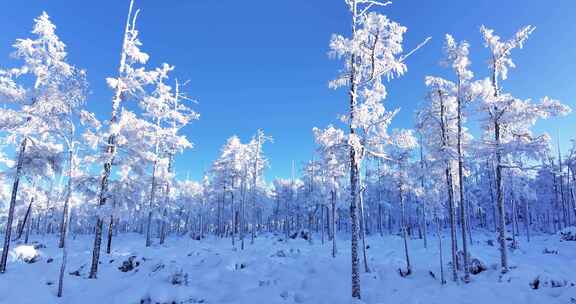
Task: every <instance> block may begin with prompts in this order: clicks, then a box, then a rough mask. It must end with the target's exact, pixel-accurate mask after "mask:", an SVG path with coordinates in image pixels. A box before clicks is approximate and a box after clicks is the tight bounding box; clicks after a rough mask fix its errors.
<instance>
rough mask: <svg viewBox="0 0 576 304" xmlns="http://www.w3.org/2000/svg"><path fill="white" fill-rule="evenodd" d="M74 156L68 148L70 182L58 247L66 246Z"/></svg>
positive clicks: (67, 187) (67, 186)
mask: <svg viewBox="0 0 576 304" xmlns="http://www.w3.org/2000/svg"><path fill="white" fill-rule="evenodd" d="M73 157H74V152H73V150H72V149H69V150H68V183H67V184H66V199H65V200H64V209H63V211H62V222H61V224H60V241H59V242H58V248H64V243H65V242H66V232H67V230H68V220H69V216H68V213H69V210H70V198H71V197H72V169H73V166H74V165H73V163H72V161H73Z"/></svg>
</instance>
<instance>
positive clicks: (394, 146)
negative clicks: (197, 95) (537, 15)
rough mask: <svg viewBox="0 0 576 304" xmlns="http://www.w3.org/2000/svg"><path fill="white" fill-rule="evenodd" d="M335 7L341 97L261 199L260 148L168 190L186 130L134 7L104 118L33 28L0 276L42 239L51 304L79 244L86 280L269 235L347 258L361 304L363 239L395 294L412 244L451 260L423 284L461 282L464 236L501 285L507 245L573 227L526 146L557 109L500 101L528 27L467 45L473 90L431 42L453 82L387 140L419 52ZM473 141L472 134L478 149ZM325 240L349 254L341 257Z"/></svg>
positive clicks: (50, 33)
mask: <svg viewBox="0 0 576 304" xmlns="http://www.w3.org/2000/svg"><path fill="white" fill-rule="evenodd" d="M344 2H345V4H346V5H347V7H348V9H349V19H348V20H347V21H346V22H347V26H349V28H350V32H349V33H346V34H341V35H340V34H334V35H333V36H332V38H331V40H330V44H329V48H330V57H331V58H332V59H333V60H336V61H338V62H339V63H340V64H341V69H340V70H339V71H334V75H336V77H335V79H334V80H332V81H330V83H329V87H330V88H332V89H340V90H342V89H343V90H347V93H348V94H347V97H348V99H347V100H335V101H334V103H335V104H336V105H337V106H338V107H339V109H340V112H341V113H342V115H341V117H340V121H334V124H333V125H329V126H321V127H319V128H314V129H313V130H311V134H310V135H311V136H313V138H314V141H315V143H316V150H315V151H313V152H314V157H313V158H312V159H311V160H310V161H308V162H305V163H303V164H292V166H293V174H292V177H290V178H277V179H274V180H272V181H267V180H265V178H264V172H265V170H266V169H267V167H268V160H267V157H266V155H265V151H266V146H267V145H269V144H273V139H272V136H269V135H268V134H267V133H265V131H263V130H255V131H254V135H253V137H252V138H251V139H250V140H248V141H242V140H241V139H240V138H239V137H237V136H231V137H230V138H228V139H227V140H226V142H225V143H223V146H222V148H221V150H220V154H219V157H218V158H217V159H215V160H214V161H213V163H212V164H211V167H210V168H209V170H207V171H206V172H205V173H204V178H203V179H202V180H199V181H194V180H189V179H181V178H175V171H177V168H178V164H177V163H175V162H174V159H175V156H177V155H178V154H180V153H183V152H184V151H188V150H190V149H191V148H192V147H193V144H192V141H193V139H189V138H187V137H186V136H185V135H184V133H183V132H182V129H183V128H185V127H186V126H188V125H189V124H191V123H194V121H195V120H197V119H199V118H200V115H199V114H198V113H196V112H195V111H194V109H193V108H194V100H193V99H192V98H190V97H188V96H189V95H188V93H187V91H188V90H187V82H179V81H178V80H177V79H176V78H174V77H172V76H171V73H172V71H173V70H174V66H172V65H170V64H168V63H164V64H162V65H160V66H159V67H151V66H150V65H149V64H147V62H148V59H149V55H148V54H147V53H145V52H144V51H143V44H142V42H141V41H140V39H139V32H138V18H139V17H140V16H139V11H138V10H137V8H136V7H135V6H134V1H133V0H132V1H131V3H130V7H129V11H128V16H127V17H126V23H125V25H124V27H125V31H124V37H123V40H122V51H121V53H120V54H119V55H120V60H119V62H118V71H117V74H116V75H111V77H109V78H107V79H106V81H107V83H108V85H109V88H110V90H111V91H112V95H113V98H112V100H111V101H110V105H111V107H110V109H109V112H108V113H109V115H108V116H107V117H96V115H94V114H93V113H90V112H88V111H87V107H86V104H87V102H89V94H88V92H89V84H88V82H87V80H86V77H87V76H86V75H87V73H88V72H87V71H85V70H83V69H82V68H81V67H77V66H75V65H73V63H70V62H68V57H67V53H66V46H65V44H64V42H62V41H61V40H60V39H59V38H58V36H57V34H56V26H55V25H54V24H53V23H52V22H51V20H50V18H49V16H48V15H47V14H46V13H43V14H42V15H40V16H38V17H37V18H36V19H34V23H33V29H32V32H31V36H30V38H23V39H18V40H17V41H16V42H15V43H14V44H13V48H14V53H13V57H14V67H10V68H3V69H0V102H2V103H3V104H4V106H3V107H2V108H1V109H0V129H1V130H2V132H1V133H0V136H1V137H0V140H1V143H2V149H3V150H2V154H0V156H1V157H0V159H1V160H2V163H3V170H2V174H1V179H0V181H1V183H2V189H4V190H3V191H1V192H0V201H2V202H4V208H2V209H1V211H2V213H0V229H1V231H2V233H3V235H4V238H3V250H2V256H1V259H0V273H4V272H9V271H10V267H9V266H10V265H9V264H7V259H8V252H9V250H10V248H11V246H13V244H14V242H15V241H22V242H24V243H28V242H29V238H30V237H31V236H33V235H39V236H40V235H54V236H56V237H57V239H58V246H59V248H61V249H62V257H63V258H62V265H61V266H60V267H61V268H60V277H59V279H58V281H59V288H58V295H59V296H62V295H63V294H65V289H64V288H63V286H64V285H65V275H64V274H65V273H66V256H67V254H68V253H67V240H68V239H69V238H70V237H71V235H91V236H93V240H94V242H93V246H92V248H93V252H92V259H91V261H87V262H88V263H89V265H91V266H90V272H89V278H91V279H97V278H98V266H99V260H100V259H101V256H102V255H104V254H109V253H110V252H111V250H113V248H114V246H115V244H114V238H115V237H116V236H117V235H118V234H124V233H138V234H140V235H141V237H142V243H143V244H144V245H145V246H146V247H150V246H152V245H154V244H163V243H164V241H165V239H166V238H167V237H169V236H174V237H175V236H185V237H191V238H194V239H197V240H203V239H204V238H207V237H218V238H228V239H230V242H231V244H232V246H234V247H235V248H238V249H239V250H242V249H244V248H245V247H246V246H251V245H252V244H254V243H256V242H258V238H259V237H260V236H262V235H265V234H271V233H272V234H276V235H279V236H281V237H283V238H284V239H285V240H286V241H289V240H290V239H292V238H299V237H301V236H302V237H304V238H306V239H307V240H309V241H310V242H311V241H312V240H313V239H314V241H316V242H321V243H322V244H325V246H329V247H330V248H331V255H332V256H334V257H335V256H337V255H338V254H339V251H338V249H339V248H340V247H342V246H351V260H350V261H351V269H352V271H351V274H352V277H351V295H352V297H354V298H358V299H360V298H361V296H362V289H361V286H362V282H361V275H360V274H361V273H362V272H370V271H371V269H370V265H369V258H368V257H367V255H369V254H370V253H369V252H367V250H366V249H367V247H368V246H369V245H368V242H369V239H368V238H367V236H378V235H389V234H392V235H395V234H396V235H398V236H400V237H401V238H403V248H401V250H402V252H403V255H404V256H405V265H404V266H403V267H402V268H401V269H398V270H397V271H398V273H399V274H400V275H401V276H403V277H405V276H410V275H411V274H412V272H413V264H411V250H410V247H411V243H412V242H423V244H424V246H427V244H428V243H429V242H440V243H441V242H442V238H438V239H429V238H430V237H432V236H439V235H440V234H441V233H437V232H441V231H442V232H443V231H445V232H446V233H447V234H448V235H449V240H450V243H449V244H446V245H445V246H446V248H449V249H450V256H448V257H442V256H441V252H439V255H440V264H439V265H438V266H439V268H441V269H442V271H441V274H442V278H441V282H442V284H449V283H450V281H463V282H470V271H471V269H472V268H473V266H474V265H472V263H471V259H472V257H473V256H474V255H473V251H474V250H473V247H471V245H472V243H473V240H474V238H475V232H477V231H490V233H492V234H493V235H494V238H495V239H496V240H497V241H496V242H497V244H496V245H495V247H494V250H498V251H499V256H500V261H499V271H501V272H502V273H506V272H508V271H510V264H509V261H508V252H509V251H510V250H515V249H516V248H517V247H518V246H520V242H519V240H520V239H525V240H526V241H527V242H529V241H530V238H531V236H532V235H536V234H553V233H556V232H558V231H560V230H562V229H564V228H566V227H569V226H573V225H576V198H575V196H574V189H575V186H576V175H575V170H576V142H575V143H574V146H573V147H572V148H571V149H568V150H567V151H568V152H567V153H563V152H561V150H560V148H559V147H557V145H556V144H555V143H552V141H551V137H550V136H549V135H547V134H535V133H534V131H533V130H532V129H533V127H534V125H535V124H536V123H537V122H538V121H539V120H542V119H554V118H555V117H559V116H564V115H567V114H569V113H570V111H571V109H570V108H569V107H568V106H566V105H564V104H562V103H561V102H560V101H558V100H555V99H553V98H550V97H546V96H544V97H541V98H536V100H530V99H526V100H524V99H520V98H517V97H515V95H514V94H515V93H517V92H508V91H505V90H504V89H503V86H502V83H503V82H505V81H506V79H507V76H508V73H513V72H514V67H515V65H514V63H513V61H512V55H513V53H516V52H530V48H529V42H530V41H529V36H530V35H531V34H532V33H533V32H534V31H535V28H534V27H533V26H530V25H528V26H525V27H521V28H520V29H519V30H518V31H517V32H516V33H515V34H514V35H513V36H512V37H510V38H501V37H499V36H498V35H497V34H496V31H495V30H493V29H490V28H487V27H485V26H482V27H481V30H480V32H479V33H478V35H479V36H478V37H480V38H481V39H482V40H483V43H484V46H485V53H484V54H483V56H484V57H485V58H487V59H488V61H487V62H488V64H487V65H486V69H487V70H486V71H487V72H488V74H489V75H490V77H489V78H486V79H482V78H478V77H475V73H474V72H473V71H472V70H471V68H470V66H471V61H470V59H469V44H468V42H466V40H458V39H462V38H464V37H453V36H452V35H450V34H447V35H446V36H445V37H441V39H443V41H444V43H443V45H444V46H443V48H442V49H439V50H434V51H437V54H438V56H437V57H438V59H439V61H440V62H441V65H442V66H443V67H445V68H446V69H448V71H449V72H450V75H452V76H451V77H448V78H441V77H437V76H433V75H430V76H428V77H426V79H423V82H422V88H423V90H422V96H424V98H423V100H424V101H423V102H421V103H420V104H419V106H418V110H417V111H416V112H415V113H414V115H413V117H414V122H413V126H414V127H413V129H395V128H393V126H394V118H395V116H396V114H397V113H398V111H399V110H397V109H390V108H387V107H386V106H385V103H384V101H385V99H386V95H387V87H388V86H393V85H394V79H395V78H398V77H401V76H402V75H403V74H405V73H406V72H407V65H408V64H409V61H410V58H412V57H416V56H418V53H419V50H420V49H421V48H425V47H429V46H428V45H427V42H428V40H429V39H430V38H428V39H425V40H423V41H422V42H421V43H420V44H418V45H414V46H411V47H410V48H408V50H406V47H405V46H404V44H403V38H404V34H405V33H406V30H407V29H406V27H403V26H402V25H401V24H399V23H396V22H394V21H392V20H390V19H388V17H386V16H385V15H382V14H381V12H382V11H383V10H385V8H384V7H386V6H387V5H388V4H389V3H387V2H379V1H374V0H344ZM338 5H342V4H341V3H338ZM467 38H475V37H467ZM476 38H477V37H476ZM435 39H439V38H437V37H435ZM524 46H526V47H527V49H526V50H523V48H524ZM486 71H481V72H482V73H484V72H486ZM327 89H328V88H327ZM551 93H553V92H551ZM472 124H474V125H477V126H480V132H479V136H477V137H473V136H472V134H471V131H470V126H471V125H472ZM339 234H344V235H348V236H351V237H350V240H351V241H350V243H346V244H342V242H340V243H339V242H338V240H339V239H338V238H337V237H336V235H339ZM440 248H441V247H440ZM446 262H449V263H448V264H447V263H446ZM448 265H449V266H448ZM444 267H449V268H448V269H444ZM445 273H446V278H445V277H444V276H445ZM0 275H1V274H0Z"/></svg>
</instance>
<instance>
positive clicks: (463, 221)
mask: <svg viewBox="0 0 576 304" xmlns="http://www.w3.org/2000/svg"><path fill="white" fill-rule="evenodd" d="M458 95H459V96H458V98H457V103H458V105H457V108H458V109H457V112H458V117H457V124H458V147H457V148H458V149H457V150H458V186H459V187H458V190H459V194H460V228H461V230H462V251H463V253H464V261H463V262H464V265H463V268H464V282H466V283H468V282H470V270H469V268H468V240H467V239H466V235H467V232H468V231H466V228H467V227H466V225H467V224H466V221H467V214H466V200H465V198H464V157H463V152H462V98H461V96H460V75H459V77H458Z"/></svg>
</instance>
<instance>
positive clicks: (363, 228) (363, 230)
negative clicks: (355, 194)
mask: <svg viewBox="0 0 576 304" xmlns="http://www.w3.org/2000/svg"><path fill="white" fill-rule="evenodd" d="M361 187H362V188H361V189H360V193H359V199H360V229H361V234H360V236H361V237H362V256H363V258H364V271H365V272H368V273H369V272H370V267H368V257H367V255H366V218H365V217H364V187H363V186H361Z"/></svg>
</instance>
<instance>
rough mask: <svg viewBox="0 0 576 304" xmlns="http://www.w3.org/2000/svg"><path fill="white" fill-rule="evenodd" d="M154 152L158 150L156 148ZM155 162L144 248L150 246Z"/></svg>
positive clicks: (154, 193)
mask: <svg viewBox="0 0 576 304" xmlns="http://www.w3.org/2000/svg"><path fill="white" fill-rule="evenodd" d="M156 150H158V149H157V148H156ZM157 164H158V163H157V161H154V164H153V165H152V184H151V185H150V205H149V206H148V208H149V209H148V221H147V226H146V247H150V245H152V236H151V234H150V228H151V227H152V209H153V208H154V199H155V196H156V166H157Z"/></svg>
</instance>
